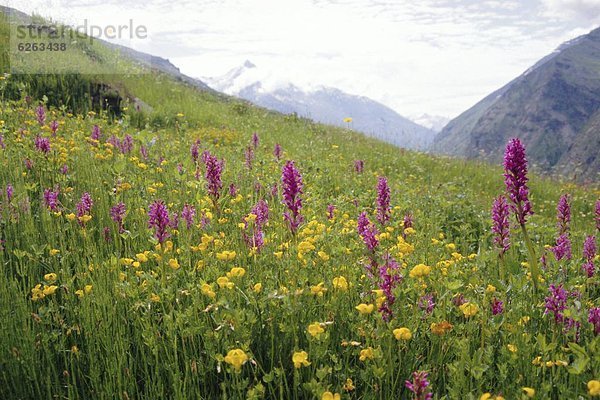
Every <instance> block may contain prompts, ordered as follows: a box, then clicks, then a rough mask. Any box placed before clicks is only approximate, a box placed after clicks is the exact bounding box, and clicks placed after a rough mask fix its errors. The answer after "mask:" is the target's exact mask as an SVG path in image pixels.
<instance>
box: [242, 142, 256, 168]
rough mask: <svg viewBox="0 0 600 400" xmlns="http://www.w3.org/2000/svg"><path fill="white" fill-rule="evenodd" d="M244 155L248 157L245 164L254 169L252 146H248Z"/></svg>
mask: <svg viewBox="0 0 600 400" xmlns="http://www.w3.org/2000/svg"><path fill="white" fill-rule="evenodd" d="M244 157H245V159H246V161H245V163H244V165H245V166H246V168H248V170H251V169H252V162H253V161H254V149H253V148H252V147H247V148H246V151H245V152H244Z"/></svg>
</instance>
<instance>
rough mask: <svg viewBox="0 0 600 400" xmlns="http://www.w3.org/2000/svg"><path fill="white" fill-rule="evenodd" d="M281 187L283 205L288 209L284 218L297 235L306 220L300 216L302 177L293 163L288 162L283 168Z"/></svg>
mask: <svg viewBox="0 0 600 400" xmlns="http://www.w3.org/2000/svg"><path fill="white" fill-rule="evenodd" d="M281 187H282V191H283V193H282V196H283V204H284V205H285V206H286V207H287V208H288V210H289V211H286V212H285V213H284V214H283V216H284V217H285V219H286V220H287V221H288V224H289V226H290V229H291V231H292V233H293V234H296V230H297V229H298V227H299V226H300V224H301V223H302V221H304V218H303V217H302V215H301V214H300V209H301V208H302V197H301V195H302V193H303V192H302V187H303V184H302V176H301V175H300V172H298V170H297V169H296V166H295V165H294V162H293V161H288V162H286V163H285V165H284V166H283V170H282V171H281Z"/></svg>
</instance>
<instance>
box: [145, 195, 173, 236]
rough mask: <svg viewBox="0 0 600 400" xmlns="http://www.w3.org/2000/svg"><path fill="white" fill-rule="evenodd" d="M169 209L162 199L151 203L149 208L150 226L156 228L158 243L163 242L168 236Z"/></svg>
mask: <svg viewBox="0 0 600 400" xmlns="http://www.w3.org/2000/svg"><path fill="white" fill-rule="evenodd" d="M168 226H169V210H167V206H166V205H165V203H164V202H163V201H161V200H157V201H155V202H154V203H152V204H150V207H149V209H148V227H149V228H152V229H154V237H155V238H156V240H158V243H161V244H162V243H163V242H164V241H165V240H166V239H167V238H168V237H169V233H168V232H167V227H168Z"/></svg>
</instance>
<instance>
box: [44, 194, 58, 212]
mask: <svg viewBox="0 0 600 400" xmlns="http://www.w3.org/2000/svg"><path fill="white" fill-rule="evenodd" d="M58 194H59V191H58V189H57V190H55V191H53V190H50V189H46V190H44V204H45V205H46V207H48V209H49V210H50V211H52V212H57V211H58Z"/></svg>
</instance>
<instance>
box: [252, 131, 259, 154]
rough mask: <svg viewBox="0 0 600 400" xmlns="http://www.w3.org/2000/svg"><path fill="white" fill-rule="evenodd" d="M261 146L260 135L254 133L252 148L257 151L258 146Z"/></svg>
mask: <svg viewBox="0 0 600 400" xmlns="http://www.w3.org/2000/svg"><path fill="white" fill-rule="evenodd" d="M259 144H260V139H259V138H258V133H256V132H254V133H253V134H252V147H253V148H254V149H255V150H256V149H257V148H258V145H259Z"/></svg>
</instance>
